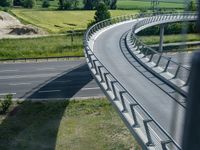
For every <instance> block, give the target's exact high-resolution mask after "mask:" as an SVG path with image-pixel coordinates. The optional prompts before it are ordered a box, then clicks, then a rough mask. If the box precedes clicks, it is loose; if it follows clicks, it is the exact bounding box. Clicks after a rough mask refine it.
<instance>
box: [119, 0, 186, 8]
mask: <svg viewBox="0 0 200 150" xmlns="http://www.w3.org/2000/svg"><path fill="white" fill-rule="evenodd" d="M150 7H151V2H150V1H136V0H121V1H118V2H117V8H118V9H142V8H150ZM159 7H160V8H177V9H181V8H184V4H183V3H172V2H160V5H159Z"/></svg>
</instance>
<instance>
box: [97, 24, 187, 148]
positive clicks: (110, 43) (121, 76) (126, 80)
mask: <svg viewBox="0 0 200 150" xmlns="http://www.w3.org/2000/svg"><path fill="white" fill-rule="evenodd" d="M132 25H133V23H126V24H122V25H118V26H115V27H113V28H110V29H108V30H107V31H106V32H103V33H102V34H100V35H99V36H98V37H97V39H95V43H94V53H95V55H97V57H98V58H99V60H100V61H101V62H102V63H103V64H104V65H105V66H106V67H107V69H108V70H109V71H110V72H111V73H112V74H113V75H114V76H115V77H116V78H117V80H118V81H120V83H121V84H122V85H123V86H124V87H125V88H126V89H127V91H129V92H130V94H131V95H132V96H133V97H134V98H135V99H136V100H137V101H138V102H139V103H140V104H141V105H142V106H143V107H144V108H145V109H146V110H147V111H148V112H149V113H150V115H151V116H153V118H154V119H155V120H156V121H157V122H158V123H159V124H160V125H161V126H162V127H163V128H164V129H165V130H166V131H167V132H168V133H170V134H171V136H173V138H174V139H175V140H176V141H177V142H178V143H179V144H180V143H181V141H180V138H181V135H182V134H181V133H182V127H183V116H184V111H185V110H184V108H183V107H182V106H180V105H177V103H176V102H175V101H174V100H173V99H172V98H171V97H169V96H168V95H167V94H166V93H165V92H163V91H162V90H161V89H160V88H158V87H157V86H156V85H155V84H153V83H152V82H151V81H149V80H148V79H147V78H146V77H145V76H143V74H141V73H140V72H138V71H137V69H135V68H134V67H133V66H132V65H131V64H130V63H129V62H128V60H127V59H126V58H125V57H124V56H123V54H122V52H121V49H120V46H119V45H120V44H119V41H120V38H121V36H122V35H123V33H125V32H126V31H128V30H129V29H131V26H132ZM174 107H177V108H176V109H174ZM174 110H176V111H174ZM176 117H177V118H176ZM174 119H175V120H174ZM174 124H175V125H174ZM173 128H176V133H177V136H174V130H173Z"/></svg>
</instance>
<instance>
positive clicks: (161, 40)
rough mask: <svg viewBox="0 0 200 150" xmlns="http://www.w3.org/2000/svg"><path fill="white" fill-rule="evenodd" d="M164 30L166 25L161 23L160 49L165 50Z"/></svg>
mask: <svg viewBox="0 0 200 150" xmlns="http://www.w3.org/2000/svg"><path fill="white" fill-rule="evenodd" d="M164 32H165V26H164V24H161V25H160V43H159V51H160V52H162V51H163V39H164Z"/></svg>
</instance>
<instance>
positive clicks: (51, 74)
mask: <svg viewBox="0 0 200 150" xmlns="http://www.w3.org/2000/svg"><path fill="white" fill-rule="evenodd" d="M56 75H59V73H47V74H35V75H33V74H29V75H15V76H0V79H1V80H2V79H20V78H35V77H38V78H43V77H51V76H56Z"/></svg>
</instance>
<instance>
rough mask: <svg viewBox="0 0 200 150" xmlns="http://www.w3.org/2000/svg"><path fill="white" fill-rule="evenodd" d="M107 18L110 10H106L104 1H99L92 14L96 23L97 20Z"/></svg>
mask: <svg viewBox="0 0 200 150" xmlns="http://www.w3.org/2000/svg"><path fill="white" fill-rule="evenodd" d="M109 18H110V12H109V11H108V7H107V6H106V5H105V3H99V5H98V6H97V10H96V12H95V16H94V19H95V22H96V23H97V22H99V21H102V20H105V19H109Z"/></svg>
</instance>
